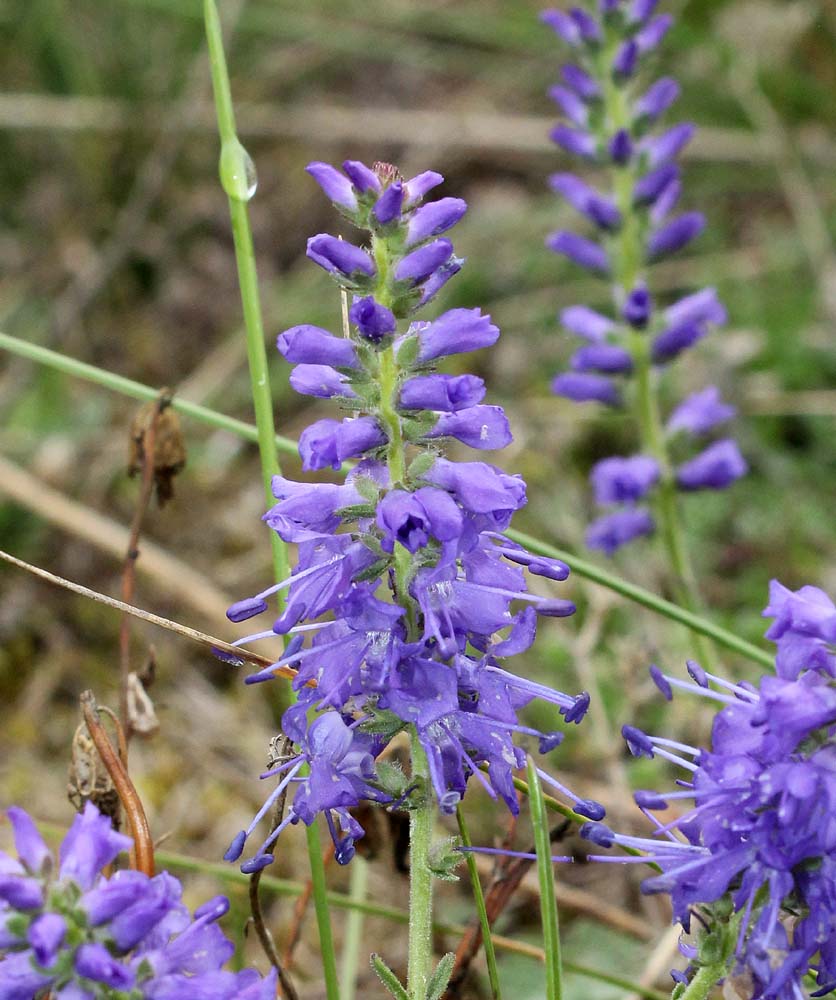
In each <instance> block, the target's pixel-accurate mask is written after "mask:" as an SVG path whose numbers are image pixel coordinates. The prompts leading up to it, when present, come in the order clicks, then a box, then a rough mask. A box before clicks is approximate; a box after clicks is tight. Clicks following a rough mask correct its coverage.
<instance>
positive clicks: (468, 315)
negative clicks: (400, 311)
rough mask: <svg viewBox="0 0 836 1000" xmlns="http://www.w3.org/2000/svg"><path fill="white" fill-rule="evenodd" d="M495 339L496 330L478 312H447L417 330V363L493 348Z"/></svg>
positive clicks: (497, 335)
mask: <svg viewBox="0 0 836 1000" xmlns="http://www.w3.org/2000/svg"><path fill="white" fill-rule="evenodd" d="M498 338H499V328H498V327H496V326H494V325H493V323H491V318H490V316H485V315H483V314H482V313H481V311H480V310H479V309H449V310H448V311H447V312H445V313H442V314H441V316H439V317H438V319H435V320H433V322H432V323H429V324H428V325H426V326H422V327H421V328H420V329H419V330H418V344H419V347H418V360H419V361H422V362H424V361H432V360H434V359H435V358H439V357H443V356H445V355H449V354H462V353H464V352H467V351H477V350H479V349H480V348H482V347H491V346H493V344H495V343H496V341H497V340H498Z"/></svg>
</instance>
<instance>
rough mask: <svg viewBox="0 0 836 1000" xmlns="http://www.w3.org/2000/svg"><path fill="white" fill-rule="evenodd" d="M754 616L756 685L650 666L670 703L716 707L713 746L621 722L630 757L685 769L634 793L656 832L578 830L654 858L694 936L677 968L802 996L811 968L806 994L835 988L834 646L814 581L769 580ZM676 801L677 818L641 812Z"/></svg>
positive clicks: (794, 998) (655, 888) (772, 995)
mask: <svg viewBox="0 0 836 1000" xmlns="http://www.w3.org/2000/svg"><path fill="white" fill-rule="evenodd" d="M764 614H765V615H766V616H768V617H773V618H775V623H774V624H773V626H771V628H770V633H772V637H773V638H774V639H776V640H777V642H778V646H779V650H778V662H776V673H777V676H773V675H767V676H765V677H763V678H761V681H760V683H759V684H758V686H757V687H753V686H752V685H750V684H746V683H741V684H734V683H730V682H729V681H725V680H722V679H721V678H719V677H714V676H712V675H710V674H707V673H706V672H705V671H704V670H703V669H702V668H701V667H700V666H699V665H698V664H697V663H694V662H693V661H691V662H689V663H688V673H689V674H690V677H691V681H690V682H685V681H683V680H681V679H680V678H678V677H669V676H666V675H665V674H663V673H662V672H661V671H660V670H658V668H655V667H654V668H651V674H652V676H653V679H654V681H655V682H656V684H657V686H658V687H659V689H660V691H661V692H662V694H663V695H664V697H665V698H666V699H668V700H670V699H671V698H672V697H673V694H674V691H675V690H682V689H684V690H686V691H689V692H690V693H692V694H695V695H698V696H700V697H703V698H706V699H710V700H711V701H713V702H714V703H715V704H716V705H717V706H718V711H717V715H716V716H715V718H714V723H713V726H712V739H711V748H710V749H706V748H702V747H690V746H687V745H685V744H682V743H678V742H675V741H673V740H669V739H663V738H659V737H653V736H648V735H647V734H645V733H643V732H641V731H640V730H638V729H635V728H633V727H631V726H625V727H624V737H625V739H626V741H627V746H628V748H629V749H630V751H631V753H633V754H634V755H636V756H643V757H661V758H664V759H665V760H667V761H670V762H671V763H673V764H675V765H676V766H678V767H679V768H681V770H682V772H683V777H682V778H681V779H680V780H678V781H677V786H678V787H677V790H676V791H674V792H671V793H670V794H659V793H657V792H637V793H636V803H637V804H638V805H639V807H640V808H641V809H642V811H643V812H644V813H645V815H646V816H647V817H648V818H649V819H651V821H652V822H653V823H654V826H655V827H656V829H655V831H654V834H653V836H651V837H633V836H625V835H621V834H618V833H615V832H614V831H612V830H611V829H609V828H608V827H606V826H603V825H602V824H598V823H592V824H587V825H586V826H585V827H583V828H582V829H581V833H582V834H584V835H585V836H586V837H588V838H589V839H590V840H592V841H593V842H594V843H596V844H598V845H599V846H602V847H612V846H614V845H620V846H622V847H631V848H638V849H640V850H641V851H643V852H645V854H644V856H643V857H641V858H628V859H626V860H627V861H652V862H655V863H656V864H657V865H658V866H659V868H660V869H661V872H660V874H656V875H652V876H651V877H650V878H648V879H646V880H645V881H644V883H643V884H642V891H643V892H645V893H666V894H668V895H670V897H671V900H672V903H673V911H674V917H675V919H676V920H677V921H678V922H679V923H680V924H681V925H682V927H683V929H684V930H685V931H692V932H693V933H694V935H695V941H696V947H695V948H694V949H692V950H691V954H690V957H691V958H692V960H693V961H692V965H691V967H690V968H689V970H688V972H687V973H686V974H685V976H684V977H682V976H681V974H677V975H678V977H679V978H681V979H682V978H684V981H686V982H687V981H688V980H689V979H690V977H691V976H692V975H693V974H694V972H695V971H696V970H697V969H698V968H699V967H701V966H708V967H709V968H710V969H712V970H713V974H714V976H715V978H716V980H720V979H721V978H724V977H726V976H727V975H729V974H731V973H733V972H735V973H738V974H745V975H746V979H747V980H748V981H749V982H751V984H752V988H751V991H747V995H748V996H751V997H752V998H753V1000H760V998H764V1000H767V998H768V1000H801V998H803V997H804V996H808V995H809V993H808V992H807V990H806V989H805V988H802V979H803V978H804V977H805V976H806V975H808V974H813V975H815V977H816V981H817V983H818V985H819V987H820V990H819V991H817V992H816V993H814V994H813V995H814V996H818V995H824V994H825V993H828V992H830V991H831V990H832V989H833V988H834V986H836V924H834V921H833V913H834V910H833V901H834V899H836V825H834V816H836V683H835V682H834V680H833V674H834V671H833V663H832V654H830V653H828V654H827V655H826V656H823V655H822V653H823V652H824V650H825V644H828V645H829V644H830V643H832V641H833V635H834V632H833V630H834V621H836V611H834V606H833V603H832V602H831V601H830V599H829V598H828V597H827V596H826V595H825V594H824V593H823V592H822V591H820V590H819V589H818V588H816V587H802V589H801V590H800V591H798V592H797V593H792V592H791V591H789V590H787V589H786V588H785V587H782V586H781V584H779V583H778V582H777V581H773V583H772V585H771V588H770V606H769V607H768V608H767V609H766V611H765V612H764ZM782 660H783V663H782V662H781V661H782ZM674 803H675V804H676V806H677V807H678V812H677V813H676V815H675V818H674V819H673V821H671V822H668V823H666V824H664V825H663V824H662V823H660V822H659V821H658V820H656V819H655V818H653V817H652V816H651V815H650V813H651V811H655V810H661V809H668V808H669V807H670V806H671V805H672V804H674ZM681 803H684V804H685V811H684V812H683V811H681V806H680V804H681ZM595 860H599V861H608V862H616V861H624V860H625V859H624V858H623V857H616V856H612V855H605V856H596V858H595ZM730 914H732V916H731V918H730ZM692 917H696V918H697V919H696V920H692ZM730 928H735V933H734V934H733V935H732V934H730ZM729 945H731V947H729ZM708 986H710V983H709V984H708ZM706 994H707V989H706V991H705V992H703V993H701V994H696V993H695V994H694V995H695V996H696V995H701V996H704V995H706Z"/></svg>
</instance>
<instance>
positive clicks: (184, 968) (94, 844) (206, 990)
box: [0, 802, 275, 1000]
mask: <svg viewBox="0 0 836 1000" xmlns="http://www.w3.org/2000/svg"><path fill="white" fill-rule="evenodd" d="M10 812H11V816H12V822H13V823H14V824H15V830H16V832H17V835H18V837H19V839H21V849H22V850H23V851H24V853H25V854H26V856H27V858H28V860H26V864H27V865H29V864H30V862H31V863H32V868H33V872H34V869H35V867H37V873H36V874H33V875H32V876H31V877H29V878H26V879H24V878H21V877H20V876H17V877H18V879H19V881H21V882H24V881H25V882H28V883H30V884H31V885H32V886H33V887H34V889H35V890H36V892H37V895H38V897H39V901H38V902H37V904H36V905H35V906H34V907H29V906H26V907H21V906H20V905H19V904H20V903H21V902H23V903H25V902H26V900H17V899H14V898H10V894H9V893H3V892H2V887H3V885H4V883H5V882H7V881H8V878H9V877H10V876H8V875H6V876H0V895H3V896H4V897H5V898H4V902H3V906H4V907H5V909H4V913H3V919H2V920H0V925H2V930H0V996H2V997H3V998H4V1000H30V998H32V997H36V996H38V997H40V996H47V995H49V996H54V997H56V1000H58V998H61V1000H64V998H66V1000H92V997H93V996H94V995H95V996H97V997H98V996H105V995H107V996H111V995H117V994H118V995H119V996H127V995H128V994H130V995H131V996H134V995H136V996H137V997H139V996H142V997H147V998H149V1000H150V998H152V997H153V998H154V1000H177V998H182V1000H205V998H207V997H215V998H217V1000H233V998H234V1000H246V998H249V1000H269V998H270V997H272V996H274V995H275V976H270V977H268V978H267V979H266V980H262V979H261V977H260V976H259V975H258V974H257V973H256V972H255V971H253V970H246V971H244V972H238V973H233V972H228V971H226V970H224V969H223V968H222V966H223V964H224V963H225V962H226V961H228V960H229V959H230V958H231V957H232V954H233V952H234V950H235V949H234V946H233V944H232V942H231V941H229V940H228V939H227V938H226V937H225V936H224V934H223V933H222V932H221V931H220V929H219V928H218V927H217V926H216V925H215V921H216V920H217V919H218V918H219V917H221V916H223V914H224V913H226V912H227V910H228V909H229V904H228V902H227V901H226V900H225V899H224V898H223V897H215V899H212V900H210V901H209V902H207V903H205V904H204V905H203V906H200V907H198V909H197V910H196V911H195V915H194V919H192V917H191V915H190V913H189V911H188V910H187V909H186V907H185V906H183V904H182V903H181V902H180V897H181V895H182V886H181V885H180V883H179V882H178V881H177V880H176V879H175V878H173V877H172V876H171V875H169V874H168V873H166V872H162V873H161V874H159V875H157V876H155V877H154V878H149V877H148V876H147V875H145V874H144V873H142V872H138V871H130V870H121V871H118V872H116V874H115V875H113V876H111V877H109V878H108V877H105V876H104V875H103V874H101V872H100V871H99V867H100V866H103V865H106V864H108V863H109V862H110V861H112V860H113V858H114V856H115V853H116V851H118V850H120V849H121V848H123V847H124V846H125V845H126V843H130V839H129V838H127V837H123V836H121V835H120V834H118V833H116V832H115V831H114V830H113V828H112V826H111V821H110V819H109V818H108V817H106V816H103V815H101V814H100V813H99V812H98V810H97V809H96V808H95V807H94V806H93V805H92V804H91V803H89V802H88V803H87V805H86V806H85V809H84V812H83V813H82V814H80V815H78V816H77V817H76V820H75V821H74V823H73V825H72V827H71V829H70V831H69V832H68V833H67V835H66V836H65V838H64V842H63V843H62V845H61V849H60V857H61V865H60V870H59V871H58V872H55V870H54V866H53V863H52V858H51V856H49V857H43V858H41V857H40V856H41V855H42V854H43V852H42V850H41V848H40V847H39V846H38V845H37V844H36V843H35V841H39V840H40V835H39V834H37V831H36V830H35V829H34V826H33V824H32V821H31V819H30V818H29V817H28V816H27V815H26V813H24V812H23V811H22V810H20V809H13V810H10ZM18 831H19V832H18ZM33 849H34V851H35V854H34V855H33V853H32V851H33ZM38 859H40V860H38ZM21 860H25V859H24V858H23V857H21ZM10 866H11V867H16V868H20V870H21V871H22V870H23V869H22V867H21V865H20V864H19V863H18V862H17V861H16V860H15V859H13V858H11V857H8V856H2V857H0V867H5V868H6V869H7V870H8V868H9V867H10Z"/></svg>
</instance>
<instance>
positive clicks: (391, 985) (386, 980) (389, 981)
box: [370, 952, 409, 1000]
mask: <svg viewBox="0 0 836 1000" xmlns="http://www.w3.org/2000/svg"><path fill="white" fill-rule="evenodd" d="M370 961H371V966H372V968H373V969H374V971H375V972H376V973H377V975H378V977H379V979H380V981H381V982H382V983H383V985H384V986H385V987H386V989H387V990H389V993H390V994H391V995H392V996H393V997H394V998H395V1000H409V994H408V993H407V992H406V990H405V989H404V987H403V985H402V983H401V981H400V979H398V977H397V976H396V975H395V973H394V972H392V970H391V969H390V968H389V966H388V965H387V964H386V963H385V962H384V961H383V959H382V958H381V957H380V955H378V954H376V953H374V952H373V953H372V956H371V959H370Z"/></svg>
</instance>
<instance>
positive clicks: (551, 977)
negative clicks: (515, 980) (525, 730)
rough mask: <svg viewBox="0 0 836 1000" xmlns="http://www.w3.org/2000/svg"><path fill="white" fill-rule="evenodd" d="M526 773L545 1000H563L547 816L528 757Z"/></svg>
mask: <svg viewBox="0 0 836 1000" xmlns="http://www.w3.org/2000/svg"><path fill="white" fill-rule="evenodd" d="M526 770H527V773H528V789H529V796H528V802H529V808H530V810H531V825H532V826H533V828H534V845H535V849H536V851H537V878H538V881H539V883H540V914H541V917H542V920H543V947H544V949H545V952H546V1000H563V970H562V967H561V962H560V933H559V925H558V918H557V897H556V896H555V889H554V869H553V862H552V859H551V858H552V844H551V838H550V837H549V817H548V813H547V812H546V804H545V802H544V801H543V789H542V788H541V787H540V778H539V776H538V774H537V768H536V766H535V764H534V761H533V760H532V758H531V757H529V758H528V764H527V768H526Z"/></svg>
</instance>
